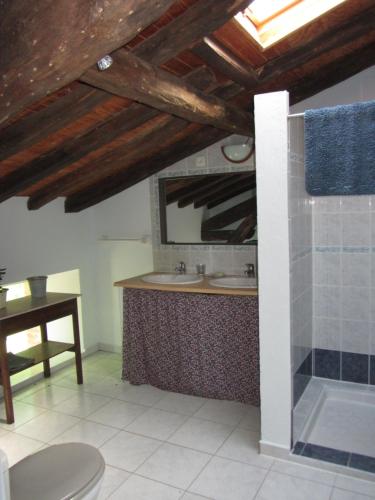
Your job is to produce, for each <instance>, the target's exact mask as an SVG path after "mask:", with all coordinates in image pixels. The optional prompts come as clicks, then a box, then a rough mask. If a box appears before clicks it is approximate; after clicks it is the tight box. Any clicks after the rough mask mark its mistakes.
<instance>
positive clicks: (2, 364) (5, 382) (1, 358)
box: [0, 337, 14, 424]
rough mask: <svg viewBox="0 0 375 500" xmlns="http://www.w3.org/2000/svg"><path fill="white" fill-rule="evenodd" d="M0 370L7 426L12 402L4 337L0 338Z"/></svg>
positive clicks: (12, 418)
mask: <svg viewBox="0 0 375 500" xmlns="http://www.w3.org/2000/svg"><path fill="white" fill-rule="evenodd" d="M0 369H1V384H2V386H3V392H4V402H5V413H6V417H7V424H13V422H14V412H13V402H12V388H11V385H10V376H9V366H8V356H7V344H6V337H1V338H0Z"/></svg>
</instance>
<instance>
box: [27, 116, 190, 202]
mask: <svg viewBox="0 0 375 500" xmlns="http://www.w3.org/2000/svg"><path fill="white" fill-rule="evenodd" d="M187 127H189V125H188V124H187V123H186V122H185V121H184V120H181V119H180V118H174V117H170V116H168V115H160V116H158V117H157V118H156V119H154V120H152V122H151V123H148V124H147V126H145V127H140V128H139V130H137V132H136V133H131V134H130V137H129V139H128V140H127V141H126V142H124V143H123V144H122V145H121V146H119V147H117V148H116V149H114V150H113V151H109V152H107V153H106V154H105V155H104V156H102V157H100V158H97V159H95V160H94V161H93V162H92V163H91V164H90V165H87V167H90V168H89V169H88V168H83V169H82V170H81V171H79V172H78V173H77V172H73V173H72V174H67V175H65V176H64V177H61V178H60V179H58V180H56V181H54V182H52V183H50V184H48V185H46V186H44V187H43V188H42V189H41V190H39V192H37V193H35V194H34V195H33V196H32V197H31V198H30V199H29V203H28V207H29V209H30V210H33V209H34V210H35V209H36V208H40V207H41V206H43V205H45V204H46V203H49V202H50V201H52V200H54V199H55V198H56V197H58V196H61V195H62V194H61V193H64V192H69V191H72V190H74V189H77V190H79V189H84V186H85V185H87V184H88V183H92V184H94V183H96V187H97V189H98V192H99V193H100V192H101V189H102V180H103V178H105V177H106V176H110V175H113V177H114V178H116V174H117V173H118V172H119V171H120V169H121V167H122V166H123V165H127V164H128V163H132V162H133V163H137V162H138V161H139V160H140V159H141V158H144V157H145V156H146V157H148V158H150V157H152V156H153V155H154V154H156V152H157V151H158V149H159V148H160V144H163V143H165V144H169V143H170V142H171V141H172V140H173V136H174V134H178V133H179V132H181V130H184V129H185V128H187ZM145 144H147V150H145V147H144V145H145Z"/></svg>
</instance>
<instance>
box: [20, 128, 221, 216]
mask: <svg viewBox="0 0 375 500" xmlns="http://www.w3.org/2000/svg"><path fill="white" fill-rule="evenodd" d="M227 135H228V133H226V132H224V131H222V130H219V129H216V128H213V127H202V128H201V129H200V130H198V131H197V133H195V134H192V135H191V136H189V137H186V138H183V139H181V140H179V141H176V142H175V143H174V144H171V145H170V146H167V147H165V148H162V149H161V150H160V151H158V154H157V155H156V156H155V157H154V158H151V159H150V158H147V159H143V160H140V161H139V162H137V163H135V164H133V165H131V166H130V167H127V168H126V169H125V170H124V171H123V172H119V173H118V174H116V175H112V176H110V177H108V178H103V179H102V180H101V181H100V182H98V183H97V184H94V185H93V186H90V187H88V188H86V189H83V190H82V191H77V193H74V194H73V195H71V196H69V197H68V198H67V199H66V201H65V211H66V212H80V211H81V210H84V209H86V208H88V207H91V206H93V205H96V204H97V203H100V202H101V201H104V200H106V199H107V198H110V197H111V196H114V195H115V194H118V193H120V192H122V191H124V190H125V189H128V188H130V187H132V186H134V185H135V184H137V183H138V182H141V181H143V180H144V179H147V177H149V176H150V175H153V174H156V173H157V172H159V171H160V170H163V169H164V168H167V167H169V166H170V165H173V164H174V163H176V162H177V161H179V160H181V159H183V158H185V157H186V156H189V155H192V154H194V153H197V152H198V151H201V150H202V149H204V148H205V147H208V146H210V145H211V144H214V143H215V142H217V141H220V140H221V139H223V138H224V137H226V136H227ZM28 207H29V208H30V209H31V210H32V209H33V208H34V207H35V204H34V203H33V199H32V198H31V199H30V200H29V203H28ZM36 208H39V207H37V206H36Z"/></svg>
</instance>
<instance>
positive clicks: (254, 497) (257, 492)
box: [250, 469, 271, 500]
mask: <svg viewBox="0 0 375 500" xmlns="http://www.w3.org/2000/svg"><path fill="white" fill-rule="evenodd" d="M270 472H271V469H269V470H268V471H267V473H266V475H265V476H264V478H263V481H262V482H261V484H260V485H259V488H258V489H257V491H256V493H255V495H254V496H253V498H252V499H250V500H256V498H257V496H258V495H259V492H260V490H261V489H262V487H263V485H264V483H265V482H266V479H267V478H268V476H269V474H270Z"/></svg>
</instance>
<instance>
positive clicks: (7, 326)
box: [0, 293, 83, 424]
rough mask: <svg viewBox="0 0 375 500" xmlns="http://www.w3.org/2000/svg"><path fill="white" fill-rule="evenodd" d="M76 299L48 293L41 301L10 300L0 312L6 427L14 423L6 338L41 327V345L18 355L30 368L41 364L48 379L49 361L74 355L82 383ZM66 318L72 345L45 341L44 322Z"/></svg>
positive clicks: (0, 361)
mask: <svg viewBox="0 0 375 500" xmlns="http://www.w3.org/2000/svg"><path fill="white" fill-rule="evenodd" d="M77 297H79V295H76V294H70V293H69V294H68V293H47V294H46V296H45V297H43V298H41V299H35V298H32V297H31V296H27V297H23V298H22V299H16V300H10V301H9V302H7V305H6V307H5V308H3V309H0V372H1V373H0V383H1V385H2V386H3V391H4V401H5V411H6V421H7V423H8V424H12V423H13V422H14V412H13V402H12V389H11V385H10V373H9V366H8V356H7V348H6V340H7V337H8V335H12V334H14V333H18V332H21V331H23V330H28V329H29V328H32V327H35V326H40V331H41V343H40V344H38V345H36V346H34V347H31V348H30V349H27V350H25V351H22V352H19V353H17V355H19V356H22V357H23V358H29V359H31V360H33V362H32V365H36V364H38V363H43V371H44V376H45V377H50V376H51V370H50V364H49V359H50V358H52V357H53V356H56V355H57V354H61V353H62V352H65V351H71V352H74V353H75V361H76V370H77V383H78V384H82V383H83V376H82V360H81V347H80V339H79V322H78V310H77ZM65 316H72V321H73V337H74V343H72V344H69V343H66V342H56V341H52V340H48V336H47V323H48V322H49V321H54V320H56V319H59V318H63V317H65ZM27 368H29V366H28V367H27ZM25 369H26V368H21V369H19V370H18V371H15V372H13V373H12V375H13V374H14V373H18V372H20V371H22V370H25Z"/></svg>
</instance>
